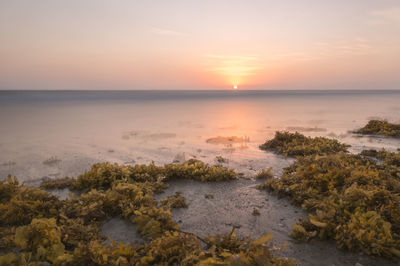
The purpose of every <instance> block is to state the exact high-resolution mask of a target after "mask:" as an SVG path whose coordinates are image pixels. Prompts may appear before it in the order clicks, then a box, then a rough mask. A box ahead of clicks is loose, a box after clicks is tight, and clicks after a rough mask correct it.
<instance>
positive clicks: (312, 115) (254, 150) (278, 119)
mask: <svg viewBox="0 0 400 266" xmlns="http://www.w3.org/2000/svg"><path fill="white" fill-rule="evenodd" d="M399 102H400V91H0V150H1V153H0V178H5V177H6V176H7V175H8V174H12V175H16V176H18V177H19V178H20V179H21V180H24V181H26V182H34V181H38V180H40V179H41V178H43V177H50V178H59V177H63V176H65V175H68V176H76V175H77V174H79V173H81V172H83V171H84V170H86V169H88V168H89V167H90V165H91V164H92V163H94V162H103V161H110V162H118V163H125V164H135V163H149V162H151V161H154V162H155V163H156V164H164V163H170V162H172V161H182V160H186V159H190V158H198V159H200V160H203V161H205V162H209V163H215V157H216V156H222V157H224V158H227V159H228V160H229V164H228V166H229V167H232V168H234V169H236V170H238V171H240V172H243V173H245V174H246V175H253V174H254V173H255V172H256V171H258V170H259V169H261V168H266V167H273V168H274V169H275V171H276V172H277V173H279V171H281V168H282V167H283V166H285V165H287V164H288V163H290V161H291V160H290V159H285V158H283V157H281V156H276V155H274V154H272V153H267V152H263V151H260V150H259V149H258V146H259V145H260V144H261V143H263V142H264V141H265V140H266V139H268V138H272V137H273V135H274V133H275V131H277V130H289V131H299V132H301V133H303V134H306V135H310V136H317V135H318V136H327V137H331V138H337V139H339V140H340V141H342V142H346V143H348V144H351V145H352V148H351V151H352V152H358V151H360V150H362V149H364V148H383V147H384V148H387V149H389V150H394V149H396V148H398V147H400V142H399V140H394V139H385V138H376V137H359V136H356V135H354V134H352V133H350V131H352V130H354V129H357V128H359V127H361V126H363V125H364V124H365V123H366V122H367V121H368V119H371V118H380V119H388V120H390V121H392V122H400V104H399ZM232 140H233V141H232Z"/></svg>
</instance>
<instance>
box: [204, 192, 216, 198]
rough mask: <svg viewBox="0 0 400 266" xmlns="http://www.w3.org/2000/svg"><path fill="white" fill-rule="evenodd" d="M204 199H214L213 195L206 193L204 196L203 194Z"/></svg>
mask: <svg viewBox="0 0 400 266" xmlns="http://www.w3.org/2000/svg"><path fill="white" fill-rule="evenodd" d="M204 197H205V198H206V199H213V198H214V195H213V194H209V193H206V194H204Z"/></svg>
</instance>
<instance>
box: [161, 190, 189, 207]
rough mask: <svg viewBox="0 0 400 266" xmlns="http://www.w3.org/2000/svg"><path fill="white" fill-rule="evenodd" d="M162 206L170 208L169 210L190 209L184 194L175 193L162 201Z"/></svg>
mask: <svg viewBox="0 0 400 266" xmlns="http://www.w3.org/2000/svg"><path fill="white" fill-rule="evenodd" d="M161 205H162V206H168V207H169V208H187V207H189V206H188V204H187V203H186V200H185V198H184V197H183V195H182V192H179V191H177V192H175V194H174V195H170V196H167V197H165V198H163V199H162V200H161Z"/></svg>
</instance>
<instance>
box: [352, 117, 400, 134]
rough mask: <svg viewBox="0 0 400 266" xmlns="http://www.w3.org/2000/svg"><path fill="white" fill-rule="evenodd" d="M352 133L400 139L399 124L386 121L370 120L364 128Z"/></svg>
mask: <svg viewBox="0 0 400 266" xmlns="http://www.w3.org/2000/svg"><path fill="white" fill-rule="evenodd" d="M354 133H357V134H362V135H382V136H389V137H395V138H400V124H393V123H390V122H388V121H387V120H370V121H368V123H367V124H366V125H365V126H364V127H362V128H360V129H359V130H356V131H354Z"/></svg>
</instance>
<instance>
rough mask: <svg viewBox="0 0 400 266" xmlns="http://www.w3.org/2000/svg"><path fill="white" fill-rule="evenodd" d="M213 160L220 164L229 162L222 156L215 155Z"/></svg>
mask: <svg viewBox="0 0 400 266" xmlns="http://www.w3.org/2000/svg"><path fill="white" fill-rule="evenodd" d="M215 161H217V163H220V164H223V163H229V160H228V159H226V158H224V157H222V156H216V157H215Z"/></svg>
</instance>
